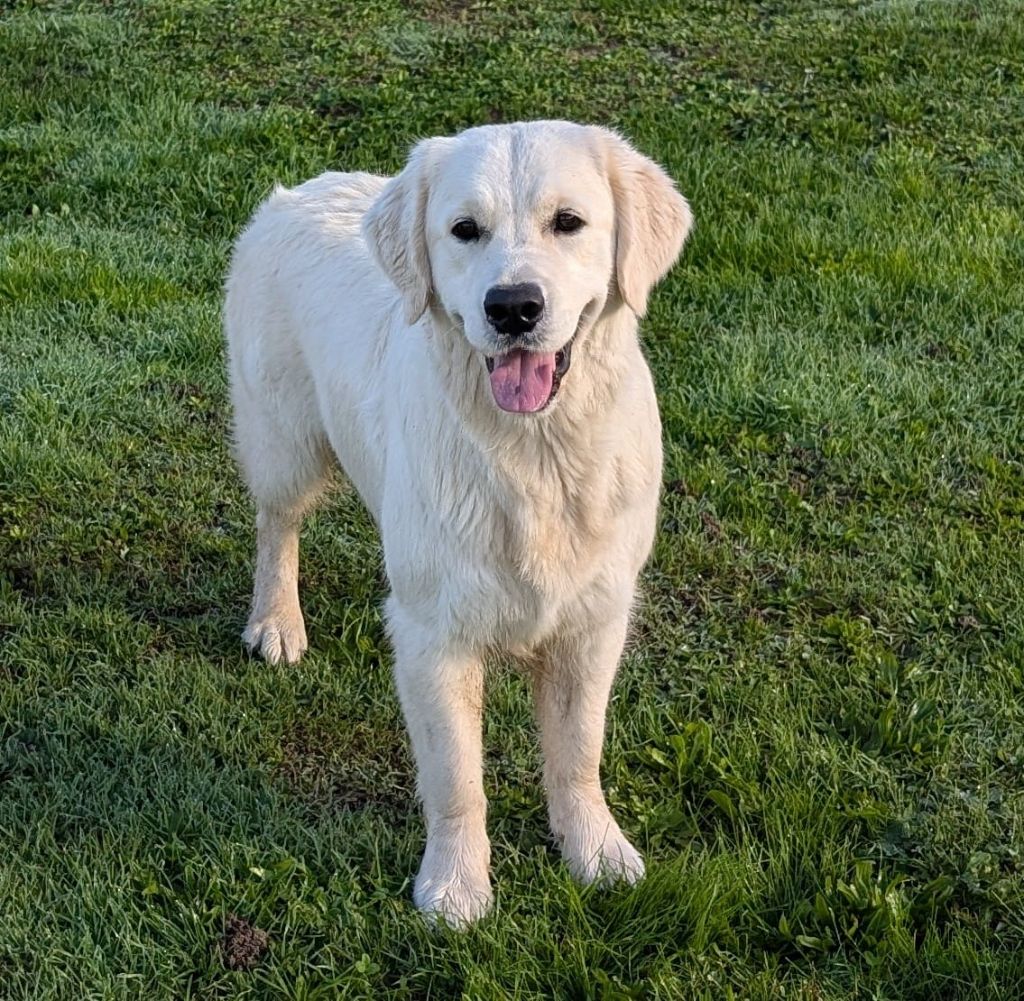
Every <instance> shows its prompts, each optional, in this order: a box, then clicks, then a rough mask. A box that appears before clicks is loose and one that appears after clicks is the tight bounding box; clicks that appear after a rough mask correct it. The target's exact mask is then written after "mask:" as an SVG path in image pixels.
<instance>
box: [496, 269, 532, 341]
mask: <svg viewBox="0 0 1024 1001" xmlns="http://www.w3.org/2000/svg"><path fill="white" fill-rule="evenodd" d="M484 312H485V313H486V314H487V319H488V320H490V321H491V324H492V326H493V327H494V329H495V330H497V331H498V333H499V334H511V335H512V336H513V337H515V336H518V335H519V334H525V333H527V332H528V331H530V330H533V328H534V327H535V326H536V325H537V321H538V320H539V319H540V314H541V313H543V312H544V293H543V292H541V290H540V286H539V285H535V284H534V283H533V282H525V283H523V284H522V285H496V286H495V287H494V288H492V289H488V290H487V295H485V296H484Z"/></svg>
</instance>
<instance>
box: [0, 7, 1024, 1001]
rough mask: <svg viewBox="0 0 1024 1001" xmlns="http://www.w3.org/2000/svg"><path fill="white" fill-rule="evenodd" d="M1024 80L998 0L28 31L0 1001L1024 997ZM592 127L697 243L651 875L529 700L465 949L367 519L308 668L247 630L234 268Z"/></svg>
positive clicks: (70, 22)
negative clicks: (431, 172)
mask: <svg viewBox="0 0 1024 1001" xmlns="http://www.w3.org/2000/svg"><path fill="white" fill-rule="evenodd" d="M1022 53H1024V5H1022V4H1021V3H1013V2H998V0H977V2H943V0H935V2H913V0H877V2H859V0H833V2H830V3H815V2H810V0H766V2H763V3H752V2H739V0H688V2H683V0H675V2H669V0H643V2H641V0H633V2H627V0H622V2H618V0H616V2H613V0H604V2H601V0H572V2H557V3H556V2H553V0H552V2H549V3H541V2H533V3H525V2H524V3H516V4H513V3H506V2H497V0H492V2H451V3H444V2H441V0H430V2H413V0H409V2H399V0H380V2H374V3H369V2H366V3H361V2H360V3H357V2H351V3H342V2H338V0H310V2H305V3H294V2H289V0H260V2H257V0H239V2H237V3H229V2H227V0H149V2H146V3H131V2H128V0H114V2H108V3H68V4H53V3H42V4H36V3H23V2H19V0H15V2H13V3H12V2H10V0H6V2H3V3H0V66H2V67H3V68H2V70H0V218H2V228H0V571H2V572H0V998H2V999H3V1001H15V999H18V1001H21V999H31V1001H36V999H51V998H52V999H75V1001H79V999H86V998H145V999H160V998H186V997H188V998H248V997H253V998H295V999H305V1001H312V999H318V998H335V997H351V998H385V997H388V998H435V999H450V998H458V997H464V998H467V999H494V1001H499V999H507V998H517V999H518V998H523V999H528V998H537V999H541V998H559V999H561V998H571V999H589V998H595V999H605V1001H612V999H626V998H652V999H653V998H656V999H686V1001H690V999H708V1001H720V999H739V998H743V999H769V998H787V999H806V1001H831V999H840V998H842V999H846V998H864V999H868V998H871V999H892V1001H904V999H921V1001H926V999H927V1001H932V999H960V998H964V999H966V998H977V999H999V1001H1002V999H1013V998H1017V997H1020V996H1022V994H1024V565H1022V564H1024V550H1022V538H1024V525H1022V519H1024V464H1022V459H1024V363H1022V359H1024V282H1022V275H1024V228H1022V222H1021V220H1022V216H1024V184H1022V177H1024V152H1022V144H1024V58H1022V55H1021V54H1022ZM554 116H557V117H569V118H575V119H581V120H586V121H595V122H600V123H604V124H611V125H615V126H617V127H620V128H621V129H622V130H624V131H625V132H626V133H627V134H628V135H629V136H630V137H632V138H633V139H634V140H635V141H636V143H637V144H638V145H639V146H640V147H641V148H642V149H643V150H644V151H645V152H647V153H649V154H651V155H652V156H654V157H655V158H657V159H658V160H660V161H661V162H662V163H664V164H665V165H666V167H667V168H668V169H669V170H670V172H671V173H672V174H673V175H674V176H675V177H676V178H677V179H678V180H679V183H680V187H681V188H682V190H683V191H684V192H685V193H686V194H687V195H688V196H689V197H690V199H691V201H692V203H693V206H694V209H695V212H696V216H697V220H698V221H697V228H696V231H695V234H694V236H693V239H692V241H691V242H690V244H689V245H688V247H687V249H686V251H685V254H684V257H683V260H682V263H681V264H680V265H679V266H678V267H677V268H676V270H675V271H674V272H673V273H672V275H671V277H670V278H669V279H668V280H667V281H666V282H665V283H664V284H663V285H662V286H661V287H660V289H659V290H658V291H657V292H656V294H655V296H654V303H653V308H652V311H651V314H650V315H649V317H648V320H647V321H646V323H645V325H644V341H645V344H646V348H647V352H648V355H649V357H650V360H651V365H652V368H653V370H654V375H655V380H656V383H657V386H658V390H659V395H660V399H661V404H662V413H663V419H664V425H665V437H666V481H665V493H664V504H663V515H662V523H661V531H660V535H659V541H658V544H657V548H656V551H655V555H654V557H653V559H652V561H651V563H650V564H649V566H648V568H647V570H646V571H645V574H644V577H643V587H644V599H643V602H642V604H641V607H640V608H639V609H638V613H637V616H636V622H635V628H634V637H633V641H632V643H631V645H630V647H629V650H628V652H627V655H626V657H625V659H624V662H623V666H622V672H621V675H620V678H619V682H618V685H617V688H616V693H615V699H614V703H613V706H612V710H611V714H610V715H611V719H610V726H609V734H608V743H607V750H606V756H605V769H604V775H605V783H606V786H607V788H608V791H609V799H610V801H611V804H612V807H613V809H614V810H615V811H616V812H617V816H618V818H619V819H620V821H621V822H622V825H623V827H624V828H625V829H626V830H627V831H628V832H630V833H632V834H633V835H635V836H636V840H637V843H638V845H639V846H640V847H641V848H643V849H644V851H645V853H646V855H647V858H648V861H649V877H648V879H647V880H646V881H645V882H644V883H643V884H642V885H641V886H640V887H638V888H637V889H635V890H632V891H630V890H619V891H614V892H608V893H601V892H591V891H582V890H580V889H578V888H577V887H575V886H574V885H573V883H572V882H571V880H570V879H569V878H568V876H567V875H566V873H565V872H564V871H563V869H562V868H561V866H560V863H559V861H558V858H557V854H556V853H555V852H553V850H552V847H551V845H550V844H549V840H548V836H547V832H546V821H545V814H544V803H543V799H542V796H541V792H540V787H539V762H538V757H537V751H536V746H535V739H534V732H533V724H532V721H531V711H530V702H529V699H528V697H527V691H526V686H525V684H524V682H523V680H522V679H521V678H519V677H517V676H516V675H515V674H514V673H512V672H509V671H503V670H496V671H495V672H494V673H493V677H492V679H491V683H490V688H489V692H490V694H489V711H488V715H487V722H486V743H487V754H488V757H487V773H486V785H487V788H488V790H489V794H490V796H491V812H490V826H491V830H492V836H493V839H494V859H495V871H494V877H495V887H496V891H497V908H496V911H495V913H494V914H493V915H492V916H491V917H489V918H487V919H486V920H485V921H484V922H482V923H481V924H480V925H479V926H478V927H477V928H475V929H474V930H472V931H470V932H469V933H467V934H464V935H458V934H454V933H449V932H439V933H431V932H429V931H428V930H427V929H426V928H425V926H424V924H423V923H422V921H421V919H420V918H419V916H418V915H417V913H416V912H415V910H414V909H413V906H412V903H411V900H410V890H411V878H412V876H413V875H414V873H415V869H416V866H417V864H418V861H419V852H420V850H421V847H422V841H423V831H422V825H421V821H420V818H419V815H418V809H417V806H416V804H415V801H414V798H413V792H412V787H413V779H412V767H411V762H410V757H409V751H408V746H407V742H406V738H405V734H404V730H403V727H402V722H401V717H400V713H399V709H398V704H397V700H396V697H395V695H394V693H393V690H392V685H391V681H390V677H389V671H390V655H389V652H388V649H387V643H386V639H385V637H384V634H383V630H382V626H381V616H380V605H381V602H382V599H383V596H384V589H385V585H384V581H383V576H382V572H381V560H380V554H379V551H378V545H377V541H376V538H375V536H374V533H373V530H372V526H371V523H370V521H369V518H368V517H367V515H366V514H365V513H364V512H363V511H362V509H361V508H360V506H359V503H358V501H357V499H356V498H355V497H354V496H353V495H352V494H351V493H349V494H344V493H342V494H339V495H338V497H337V498H336V499H335V501H334V502H333V503H332V504H330V505H328V506H326V507H325V508H324V509H323V510H322V511H320V512H319V513H318V514H317V515H316V516H315V517H314V518H313V519H311V522H310V524H309V527H308V530H307V532H306V533H305V536H304V564H303V578H302V586H303V591H304V596H305V608H306V613H307V626H308V628H309V635H310V642H311V647H312V649H311V653H310V654H309V655H308V656H307V658H306V659H305V660H304V661H303V663H302V664H301V665H300V666H298V667H297V668H288V667H284V666H280V667H268V666H266V665H264V664H262V663H260V662H257V661H253V660H250V659H249V658H248V657H247V656H246V655H245V654H244V653H243V651H242V648H241V644H240V640H239V633H240V631H241V628H242V626H243V624H244V618H245V613H246V605H247V601H248V593H249V583H250V560H251V554H252V548H253V525H252V516H251V511H250V508H249V503H248V501H247V499H246V496H245V494H244V491H243V490H242V488H241V485H240V481H239V478H238V476H237V475H236V473H235V471H234V468H233V466H232V463H231V460H230V457H229V454H228V449H227V445H226V437H227V426H228V413H227V407H226V394H225V380H224V374H223V352H222V347H221V334H220V328H219V308H220V298H221V293H220V288H221V281H222V277H223V275H224V272H225V268H226V262H227V256H228V252H229V247H230V244H231V241H232V239H233V238H234V236H235V235H236V234H237V233H238V231H239V229H240V227H241V226H242V225H243V223H244V221H245V220H246V218H247V217H248V215H249V213H250V212H251V210H252V209H253V208H254V207H255V205H256V204H257V203H258V202H259V200H260V199H261V198H262V197H264V196H265V195H266V193H267V192H268V191H269V189H270V186H271V185H272V183H273V182H274V181H281V182H283V183H286V184H288V183H294V182H297V181H299V180H302V179H304V178H307V177H309V176H312V175H314V174H316V173H318V172H320V171H322V170H324V169H327V168H333V169H349V168H352V169H369V170H376V171H380V172H391V171H394V170H395V169H396V168H397V167H398V166H399V165H400V163H401V162H402V160H403V157H404V155H405V152H406V150H407V149H408V147H409V145H410V143H411V142H412V141H413V140H414V139H415V138H418V137H421V136H425V135H431V134H439V133H448V132H451V131H454V130H456V129H458V128H461V127H463V126H466V125H470V124H478V123H481V122H487V121H510V120H515V119H519V118H536V117H554ZM264 933H265V936H266V938H265V940H264Z"/></svg>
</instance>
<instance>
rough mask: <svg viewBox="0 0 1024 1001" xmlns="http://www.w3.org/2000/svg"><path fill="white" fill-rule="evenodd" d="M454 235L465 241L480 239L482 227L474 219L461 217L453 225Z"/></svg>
mask: <svg viewBox="0 0 1024 1001" xmlns="http://www.w3.org/2000/svg"><path fill="white" fill-rule="evenodd" d="M452 236H454V237H455V238H456V239H457V240H461V241H462V242H463V243H469V242H470V241H472V240H479V239H480V227H479V226H478V225H477V224H476V222H475V221H474V220H473V219H460V220H459V221H458V222H457V223H456V224H455V225H454V226H452Z"/></svg>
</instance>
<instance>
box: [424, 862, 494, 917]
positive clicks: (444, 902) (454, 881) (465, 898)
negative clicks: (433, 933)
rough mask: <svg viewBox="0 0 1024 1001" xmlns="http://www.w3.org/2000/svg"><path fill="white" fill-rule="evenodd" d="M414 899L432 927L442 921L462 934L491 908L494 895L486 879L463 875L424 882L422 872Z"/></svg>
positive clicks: (430, 879)
mask: <svg viewBox="0 0 1024 1001" xmlns="http://www.w3.org/2000/svg"><path fill="white" fill-rule="evenodd" d="M412 899H413V902H414V903H415V904H416V906H417V907H418V908H419V909H420V910H421V911H422V912H423V916H424V917H425V918H426V919H427V921H428V922H430V923H431V924H438V923H440V922H441V921H443V922H444V923H445V924H446V925H447V926H448V927H449V928H454V929H455V930H457V931H462V930H464V929H466V928H468V927H469V926H470V925H471V924H473V922H474V921H479V920H480V918H482V917H483V916H484V915H485V914H486V913H487V912H488V911H489V910H490V909H491V905H492V904H493V903H494V894H493V893H492V892H491V884H490V880H487V879H485V880H478V879H472V878H469V877H467V876H466V875H465V874H464V873H452V874H449V875H448V876H447V877H446V878H442V879H434V878H430V877H428V878H426V879H424V877H423V873H422V872H421V873H420V875H419V876H418V877H417V879H416V888H415V890H413V895H412Z"/></svg>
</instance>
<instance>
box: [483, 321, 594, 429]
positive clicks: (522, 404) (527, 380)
mask: <svg viewBox="0 0 1024 1001" xmlns="http://www.w3.org/2000/svg"><path fill="white" fill-rule="evenodd" d="M575 339H576V335H575V334H574V335H573V336H572V337H571V338H570V339H569V342H568V343H567V344H566V345H565V347H564V348H562V350H561V351H550V352H547V353H541V352H535V351H522V350H520V351H509V352H508V354H503V355H493V356H491V355H488V356H487V357H486V358H485V359H484V361H485V362H486V364H487V373H488V376H489V377H490V380H491V392H492V393H493V394H494V402H495V403H497V404H498V406H499V407H501V409H502V410H507V411H508V412H509V413H513V414H536V413H539V412H540V411H541V410H543V409H544V408H545V407H547V406H548V404H550V403H551V401H552V400H553V399H554V398H555V394H556V393H557V392H558V387H559V386H560V385H561V384H562V377H563V376H564V375H565V373H566V372H568V371H569V366H570V364H572V342H573V341H574V340H575Z"/></svg>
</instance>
